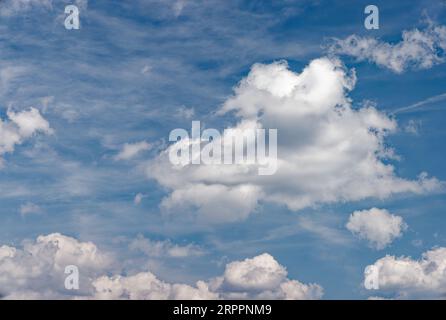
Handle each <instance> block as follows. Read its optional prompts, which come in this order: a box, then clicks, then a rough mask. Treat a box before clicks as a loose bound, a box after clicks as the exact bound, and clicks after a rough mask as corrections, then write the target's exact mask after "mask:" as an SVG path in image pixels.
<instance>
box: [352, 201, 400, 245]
mask: <svg viewBox="0 0 446 320" xmlns="http://www.w3.org/2000/svg"><path fill="white" fill-rule="evenodd" d="M346 227H347V229H348V230H350V231H351V232H352V233H353V234H355V235H356V236H358V237H359V238H361V239H366V240H367V241H369V244H370V246H371V247H373V248H375V249H378V250H381V249H384V248H385V247H386V246H387V245H389V244H390V243H392V241H393V240H394V239H395V238H398V237H401V236H402V234H403V231H404V230H406V228H407V225H406V223H405V222H404V221H403V218H402V217H400V216H396V215H393V214H390V213H389V212H388V211H387V210H385V209H377V208H372V209H370V210H362V211H355V212H353V213H352V214H351V215H350V218H349V220H348V223H347V224H346Z"/></svg>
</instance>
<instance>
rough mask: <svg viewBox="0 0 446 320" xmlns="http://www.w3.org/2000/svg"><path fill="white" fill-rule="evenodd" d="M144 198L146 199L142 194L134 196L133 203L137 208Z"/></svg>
mask: <svg viewBox="0 0 446 320" xmlns="http://www.w3.org/2000/svg"><path fill="white" fill-rule="evenodd" d="M144 197H146V196H145V195H143V194H142V193H138V194H136V196H135V198H134V199H133V203H134V204H135V205H136V206H138V205H140V204H141V202H142V199H144Z"/></svg>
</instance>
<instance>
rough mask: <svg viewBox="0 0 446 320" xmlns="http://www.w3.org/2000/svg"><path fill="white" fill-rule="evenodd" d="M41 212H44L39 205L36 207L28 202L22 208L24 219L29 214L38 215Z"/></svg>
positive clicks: (21, 213)
mask: <svg viewBox="0 0 446 320" xmlns="http://www.w3.org/2000/svg"><path fill="white" fill-rule="evenodd" d="M41 212H42V209H41V208H40V207H39V206H38V205H36V204H34V203H32V202H27V203H25V204H22V205H21V206H20V215H21V216H23V217H24V216H27V215H29V214H38V213H41Z"/></svg>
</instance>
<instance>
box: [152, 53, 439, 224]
mask: <svg viewBox="0 0 446 320" xmlns="http://www.w3.org/2000/svg"><path fill="white" fill-rule="evenodd" d="M355 81H356V78H355V74H354V72H348V71H347V70H346V69H345V68H344V66H343V65H342V64H341V63H340V61H338V60H336V59H329V58H321V59H316V60H314V61H312V62H311V63H310V64H309V65H308V66H307V67H306V68H305V69H304V70H303V71H302V73H300V74H299V73H296V72H293V71H291V70H289V68H288V65H287V63H286V62H284V61H280V62H275V63H272V64H267V65H265V64H255V65H254V66H253V67H252V69H251V71H250V73H249V74H248V76H247V77H246V78H244V79H243V80H242V81H241V82H240V84H239V85H238V86H237V87H236V88H235V94H234V95H233V96H232V97H231V98H229V99H228V100H227V101H226V102H225V103H224V105H223V106H222V108H221V109H220V110H219V112H218V113H219V114H224V113H227V112H231V111H232V112H235V113H236V115H237V116H238V117H239V118H240V121H239V123H238V124H237V125H236V126H235V128H239V129H246V128H266V129H277V130H278V162H277V165H278V169H277V172H276V173H275V174H274V175H269V176H268V175H264V176H259V175H258V171H257V169H258V167H257V166H256V165H248V164H246V165H240V164H238V165H215V164H201V165H184V164H180V165H173V164H172V163H171V162H170V161H169V152H170V151H171V150H172V148H177V144H180V143H187V142H185V140H183V141H180V142H177V143H176V144H173V145H171V146H170V147H169V148H168V149H166V150H164V151H163V152H161V153H160V155H159V156H158V157H157V158H156V159H154V160H153V161H151V163H150V165H149V166H148V170H147V172H148V175H149V177H151V178H154V179H156V181H158V183H159V184H161V185H162V186H163V187H165V188H167V190H169V191H171V192H170V194H169V195H168V196H167V197H166V198H165V199H164V200H163V202H162V206H163V207H164V208H166V209H171V210H170V211H173V212H175V210H177V209H178V208H181V211H182V212H184V210H185V209H186V208H187V207H191V208H193V209H194V210H193V212H195V213H196V214H198V217H199V218H201V219H203V220H205V221H210V222H225V221H236V220H240V219H244V218H246V217H247V216H248V215H249V213H251V212H253V211H255V210H256V207H257V206H258V205H259V203H260V202H261V201H265V202H274V203H278V204H283V205H286V206H287V207H288V208H289V209H291V210H300V209H303V208H306V207H310V206H314V205H317V204H323V203H334V202H345V201H355V200H361V199H365V198H368V197H376V198H386V197H389V196H391V195H393V194H396V193H406V192H412V193H424V192H432V191H435V190H439V189H441V188H442V187H443V186H442V183H441V182H439V181H438V180H436V179H435V178H428V177H427V175H426V174H425V173H421V174H420V176H419V177H418V179H417V180H407V179H403V178H400V177H397V176H396V174H395V172H394V166H393V165H392V164H389V163H385V162H384V161H383V160H384V159H386V158H387V159H389V158H391V159H394V158H396V157H395V155H394V152H393V150H392V149H390V148H388V147H386V145H385V138H386V136H387V135H389V134H391V133H393V132H395V131H396V130H397V123H396V121H395V120H394V119H392V118H390V117H388V116H387V115H386V114H384V113H381V112H379V111H378V110H377V109H375V108H374V107H372V106H364V107H362V108H359V109H353V108H352V107H351V100H350V99H349V97H348V95H347V93H348V91H350V90H352V89H353V88H354V85H355ZM233 129H234V128H233ZM195 143H200V142H199V141H193V140H192V141H191V144H195Z"/></svg>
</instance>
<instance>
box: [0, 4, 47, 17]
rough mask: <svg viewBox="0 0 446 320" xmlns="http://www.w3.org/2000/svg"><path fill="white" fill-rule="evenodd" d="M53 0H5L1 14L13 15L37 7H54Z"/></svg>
mask: <svg viewBox="0 0 446 320" xmlns="http://www.w3.org/2000/svg"><path fill="white" fill-rule="evenodd" d="M52 3H53V1H52V0H5V1H2V3H1V5H0V15H1V16H12V15H16V14H18V13H20V12H22V11H28V10H30V9H32V8H35V7H45V8H47V9H49V8H51V7H52Z"/></svg>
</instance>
